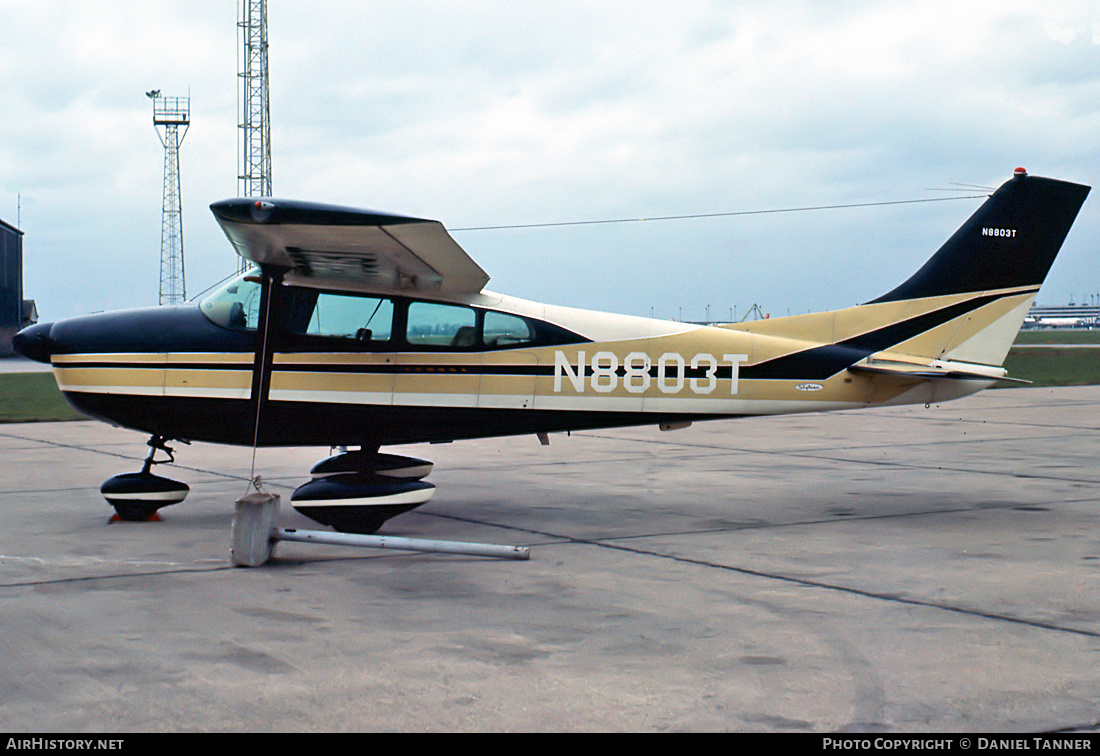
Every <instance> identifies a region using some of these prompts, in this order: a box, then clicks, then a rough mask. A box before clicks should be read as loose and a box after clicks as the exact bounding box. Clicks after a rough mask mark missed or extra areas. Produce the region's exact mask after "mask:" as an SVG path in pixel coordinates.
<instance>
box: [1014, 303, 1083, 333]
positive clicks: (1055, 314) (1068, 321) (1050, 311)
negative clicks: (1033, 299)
mask: <svg viewBox="0 0 1100 756" xmlns="http://www.w3.org/2000/svg"><path fill="white" fill-rule="evenodd" d="M1097 326H1100V305H1094V304H1092V305H1088V304H1068V305H1040V304H1033V305H1032V306H1031V309H1030V310H1028V313H1027V317H1026V318H1024V328H1096V327H1097Z"/></svg>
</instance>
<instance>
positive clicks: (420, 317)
mask: <svg viewBox="0 0 1100 756" xmlns="http://www.w3.org/2000/svg"><path fill="white" fill-rule="evenodd" d="M405 340H406V341H408V342H409V344H410V345H411V346H431V347H452V348H459V349H473V348H474V347H475V346H477V314H476V313H475V312H474V311H473V310H472V309H471V308H469V307H463V306H461V305H449V304H439V303H436V302H410V303H409V313H408V321H407V326H406V328H405Z"/></svg>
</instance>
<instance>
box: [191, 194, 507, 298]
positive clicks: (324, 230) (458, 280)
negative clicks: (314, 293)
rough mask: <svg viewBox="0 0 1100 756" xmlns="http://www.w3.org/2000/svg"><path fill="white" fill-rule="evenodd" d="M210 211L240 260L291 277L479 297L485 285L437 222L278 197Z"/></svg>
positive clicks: (483, 277)
mask: <svg viewBox="0 0 1100 756" xmlns="http://www.w3.org/2000/svg"><path fill="white" fill-rule="evenodd" d="M210 210H211V212H213V213H214V217H215V218H216V219H217V221H218V223H219V224H220V225H221V227H222V230H223V231H225V235H226V236H228V237H229V241H230V242H231V243H232V244H233V246H234V247H235V248H236V250H237V254H239V255H240V256H241V257H243V258H244V259H246V260H250V261H252V262H254V263H257V264H259V265H276V266H279V267H282V268H288V269H290V272H289V273H288V279H292V278H301V279H307V280H313V281H316V282H318V283H322V282H334V283H345V284H348V283H350V284H357V285H359V286H363V287H365V288H369V289H371V290H374V291H385V292H413V293H415V292H441V293H446V294H476V293H477V292H479V291H481V290H482V288H483V287H484V286H485V284H486V283H488V281H489V276H488V275H487V274H486V273H485V271H484V270H482V269H481V268H480V267H479V266H478V265H477V263H475V262H474V261H473V260H472V259H470V256H469V255H467V254H466V252H465V251H464V250H463V249H462V247H460V246H458V244H457V243H456V242H455V240H454V239H452V238H451V235H450V234H449V233H447V229H445V228H444V227H443V224H442V223H440V222H439V221H433V220H425V219H423V218H411V217H407V216H403V215H391V214H388V213H379V212H375V211H372V210H356V209H353V208H347V207H337V206H334V205H322V204H316V203H310V202H296V201H291V200H279V199H259V200H258V199H254V198H238V199H230V200H223V201H221V202H215V203H214V204H213V205H211V206H210Z"/></svg>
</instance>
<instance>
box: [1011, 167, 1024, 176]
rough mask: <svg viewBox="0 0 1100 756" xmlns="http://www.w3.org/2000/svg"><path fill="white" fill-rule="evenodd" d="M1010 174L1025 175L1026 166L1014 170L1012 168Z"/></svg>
mask: <svg viewBox="0 0 1100 756" xmlns="http://www.w3.org/2000/svg"><path fill="white" fill-rule="evenodd" d="M1012 175H1013V176H1026V175H1027V169H1026V168H1017V169H1016V170H1014V171H1013V172H1012Z"/></svg>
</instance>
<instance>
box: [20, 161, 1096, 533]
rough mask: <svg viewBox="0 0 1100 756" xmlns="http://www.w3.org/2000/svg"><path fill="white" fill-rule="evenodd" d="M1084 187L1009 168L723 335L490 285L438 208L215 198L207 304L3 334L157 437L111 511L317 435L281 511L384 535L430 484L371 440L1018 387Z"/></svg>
mask: <svg viewBox="0 0 1100 756" xmlns="http://www.w3.org/2000/svg"><path fill="white" fill-rule="evenodd" d="M1088 192H1089V187H1087V186H1082V185H1079V184H1074V183H1069V182H1066V181H1059V180H1054V179H1049V178H1041V177H1036V176H1030V175H1028V173H1027V171H1025V170H1024V169H1022V168H1017V169H1016V171H1015V172H1014V175H1013V176H1012V178H1010V179H1009V180H1008V181H1006V182H1005V183H1004V184H1003V185H1002V186H1001V187H1000V188H999V189H997V190H996V191H995V192H994V193H993V194H992V195H990V196H989V198H988V199H987V200H986V201H985V202H984V203H983V204H982V205H981V207H980V208H979V209H978V210H977V211H976V212H975V213H974V214H973V215H972V216H971V217H970V219H969V220H967V221H966V222H965V223H964V224H963V225H962V227H961V228H959V230H958V231H956V232H955V234H954V235H952V236H951V237H950V238H949V239H948V240H947V242H946V243H944V245H943V246H942V247H941V248H940V249H939V250H938V251H937V252H936V253H935V254H934V255H933V256H932V257H931V259H929V260H928V261H927V263H926V264H925V265H924V266H923V267H921V268H920V269H919V270H918V271H917V272H916V273H915V274H914V275H913V276H912V277H911V278H909V279H908V280H906V281H905V282H903V283H902V284H901V285H899V286H898V287H897V288H895V289H893V290H892V291H889V292H887V293H886V294H884V295H882V296H880V297H878V298H877V299H874V300H871V301H870V302H868V303H866V304H863V305H859V306H856V307H851V308H848V309H841V310H836V311H832V312H823V313H816V314H809V315H796V316H791V317H781V318H771V319H766V320H757V321H753V322H740V323H730V324H726V325H695V324H690V323H682V322H673V321H664V320H655V319H651V318H642V317H634V316H625V315H612V314H607V313H602V312H590V311H585V310H579V309H572V308H566V307H557V306H553V305H548V304H539V303H535V302H530V301H524V300H520V299H515V298H512V297H508V296H504V295H500V294H494V293H492V292H490V291H487V290H485V285H486V283H487V282H488V280H489V277H488V275H486V273H485V272H484V271H483V270H482V269H481V268H480V267H479V266H478V265H477V264H476V263H475V262H474V261H473V260H472V259H470V257H469V256H468V255H467V254H466V253H465V252H464V251H463V250H462V249H461V248H460V247H459V246H458V244H456V243H455V241H454V240H453V239H452V238H451V236H450V235H449V234H448V232H447V231H446V229H445V228H444V227H443V225H442V224H440V223H439V222H437V221H432V220H425V219H421V218H412V217H406V216H400V215H391V214H386V213H380V212H374V211H370V210H355V209H349V208H343V207H335V206H330V205H321V204H314V203H305V202H296V201H288V200H279V199H266V198H265V199H254V198H247V199H231V200H225V201H222V202H216V203H214V204H213V205H211V210H212V212H213V214H214V216H215V218H216V219H217V222H218V223H219V224H220V225H221V227H222V229H223V230H224V232H225V234H226V236H227V237H228V238H229V241H230V242H231V243H232V245H233V246H234V247H235V248H236V251H237V252H238V254H240V255H241V256H242V257H243V258H244V259H246V260H248V261H250V262H251V263H253V264H254V266H255V267H254V268H252V269H251V270H250V271H249V272H247V273H244V274H242V275H240V276H239V277H237V278H235V279H233V280H231V281H230V282H229V283H228V284H225V285H224V286H222V287H221V288H220V289H218V290H216V291H215V292H214V293H212V294H210V295H209V296H207V297H205V298H204V299H202V300H201V301H199V302H197V303H192V304H187V305H178V306H165V307H156V308H150V309H140V310H129V311H121V312H111V313H104V314H97V315H88V316H84V317H76V318H70V319H66V320H61V321H57V322H54V323H40V324H38V325H34V326H32V327H30V328H27V329H25V330H23V331H21V332H20V333H19V334H18V335H17V336H16V337H15V342H14V345H15V348H16V349H17V350H18V351H19V352H21V353H22V354H24V355H26V356H27V357H30V358H31V359H35V360H39V361H41V362H46V363H50V364H51V365H52V367H53V371H54V375H55V377H56V379H57V384H58V386H59V388H60V389H61V391H62V392H64V395H65V397H66V398H67V399H68V401H69V402H70V403H71V404H72V405H73V406H74V407H75V408H76V409H78V410H79V411H81V412H83V413H85V414H87V415H90V416H91V417H94V418H98V419H100V420H103V421H105V422H108V423H111V424H114V425H118V426H122V427H125V428H131V429H135V430H139V431H142V432H144V433H148V434H150V436H151V438H150V439H149V442H148V444H149V446H150V452H149V455H148V457H147V459H146V461H145V465H144V467H143V469H142V470H141V471H140V472H137V473H126V474H123V475H118V476H115V477H114V478H111V479H110V480H108V481H107V482H105V483H104V484H103V486H102V488H101V491H102V493H103V495H104V496H105V497H106V498H107V500H108V502H110V503H111V505H112V506H114V508H115V510H116V512H117V516H119V517H121V518H123V519H130V520H144V519H149V518H152V517H155V516H156V512H157V510H158V509H160V508H161V507H164V506H167V505H169V504H175V503H177V502H179V501H181V500H182V499H183V498H184V497H185V496H186V494H187V491H188V487H187V485H186V484H184V483H181V482H178V481H172V480H169V479H167V478H163V477H161V476H157V475H153V474H152V472H151V467H152V466H153V465H154V464H159V463H160V462H161V461H167V460H157V459H156V455H157V452H158V451H163V452H165V453H166V454H167V456H168V458H169V460H174V457H173V449H172V448H171V447H169V446H168V443H169V442H172V441H178V442H181V443H189V442H191V441H205V442H213V443H218V444H234V445H242V446H251V447H253V448H255V447H280V446H282V447H286V446H328V447H330V448H336V449H340V450H342V451H341V452H340V453H338V454H335V455H334V456H331V457H329V458H327V459H324V460H322V461H321V462H319V463H318V464H317V465H316V466H315V467H314V468H313V470H312V471H311V479H310V480H309V482H307V483H305V484H304V485H302V486H300V487H299V488H298V489H297V490H296V491H295V492H294V493H293V495H292V496H291V503H292V505H293V506H294V507H295V509H297V510H298V511H299V512H301V513H303V514H305V515H307V516H309V517H311V518H312V519H314V520H316V521H318V522H320V523H322V524H325V525H328V526H331V527H333V528H335V529H337V530H342V531H349V532H353V533H373V532H375V531H377V530H378V529H379V528H380V527H381V526H382V524H383V523H384V522H385V521H386V520H387V519H389V518H391V517H393V516H395V515H397V514H400V513H402V512H405V511H408V510H410V509H412V508H414V507H416V506H419V505H421V504H423V503H425V502H426V501H428V500H429V499H430V498H431V496H432V493H433V491H434V487H433V486H432V484H431V483H428V482H427V481H425V480H424V478H425V477H426V476H427V475H428V473H429V472H430V471H431V467H432V465H431V463H430V462H428V461H425V460H421V459H414V458H411V457H405V456H401V455H396V454H388V453H382V452H381V451H380V449H381V447H384V446H385V447H389V446H393V445H400V444H412V443H421V442H449V441H455V440H459V439H472V438H483V437H491V436H514V435H521V434H531V435H536V436H538V437H539V439H540V440H541V441H542V443H544V444H545V443H548V434H550V433H559V432H563V431H574V430H586V429H594V428H607V427H623V426H637V425H647V424H648V425H657V426H659V427H660V428H661V429H663V430H672V429H677V428H682V427H685V426H687V425H690V424H691V423H692V422H695V421H700V420H710V419H717V418H737V417H746V416H756V415H773V414H786V413H795V412H822V411H830V410H849V409H857V408H861V407H878V406H885V405H899V404H914V403H916V404H928V403H931V402H942V401H947V400H950V399H955V398H958V397H962V396H966V395H968V394H973V393H975V392H977V391H980V390H982V389H984V388H987V387H989V386H992V385H993V384H995V383H997V382H998V381H1003V380H1013V379H1012V378H1009V377H1008V376H1006V374H1005V372H1006V371H1005V369H1004V368H1003V367H1001V365H1002V363H1003V362H1004V358H1005V355H1006V354H1007V353H1008V350H1009V347H1010V346H1011V345H1012V343H1013V340H1014V339H1015V336H1016V333H1017V331H1018V330H1019V328H1020V326H1021V324H1022V323H1023V320H1024V317H1025V316H1026V315H1027V312H1028V308H1029V307H1030V305H1031V303H1032V301H1033V300H1034V299H1035V296H1036V293H1037V292H1038V291H1039V287H1040V285H1041V284H1042V283H1043V280H1044V278H1045V277H1046V274H1047V272H1048V270H1049V269H1050V267H1051V265H1052V264H1053V262H1054V258H1055V256H1056V255H1057V253H1058V251H1059V249H1060V248H1061V246H1062V243H1063V241H1064V240H1065V238H1066V235H1067V234H1068V233H1069V230H1070V226H1071V225H1072V224H1073V222H1074V220H1075V218H1076V217H1077V214H1078V211H1079V210H1080V208H1081V206H1082V204H1083V203H1084V201H1085V198H1086V196H1087V195H1088ZM872 264H873V263H872Z"/></svg>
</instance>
